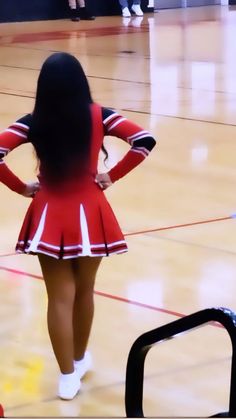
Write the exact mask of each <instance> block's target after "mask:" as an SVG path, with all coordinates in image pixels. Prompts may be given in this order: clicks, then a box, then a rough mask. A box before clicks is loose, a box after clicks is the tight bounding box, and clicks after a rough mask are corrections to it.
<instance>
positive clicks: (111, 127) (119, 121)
mask: <svg viewBox="0 0 236 419" xmlns="http://www.w3.org/2000/svg"><path fill="white" fill-rule="evenodd" d="M124 121H126V118H119V119H118V121H116V122H114V124H112V125H111V126H110V127H109V128H108V127H107V132H109V131H111V130H112V129H113V128H115V127H116V126H117V125H119V124H121V122H124Z"/></svg>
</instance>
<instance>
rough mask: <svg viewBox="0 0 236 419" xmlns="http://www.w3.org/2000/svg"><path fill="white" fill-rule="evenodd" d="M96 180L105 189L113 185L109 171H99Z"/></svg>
mask: <svg viewBox="0 0 236 419" xmlns="http://www.w3.org/2000/svg"><path fill="white" fill-rule="evenodd" d="M95 182H96V183H97V184H98V185H99V186H100V188H101V189H103V190H105V189H107V188H109V186H111V185H112V181H111V178H110V176H109V175H108V173H98V174H97V175H96V177H95Z"/></svg>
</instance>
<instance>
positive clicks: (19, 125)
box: [11, 122, 29, 130]
mask: <svg viewBox="0 0 236 419" xmlns="http://www.w3.org/2000/svg"><path fill="white" fill-rule="evenodd" d="M15 125H16V126H18V127H22V128H26V129H27V130H29V127H28V125H25V124H22V123H21V122H14V124H12V125H11V126H15Z"/></svg>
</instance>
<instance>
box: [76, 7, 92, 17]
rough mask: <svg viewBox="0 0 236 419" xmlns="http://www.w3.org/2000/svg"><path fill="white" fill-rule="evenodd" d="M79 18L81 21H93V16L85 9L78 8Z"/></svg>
mask: <svg viewBox="0 0 236 419" xmlns="http://www.w3.org/2000/svg"><path fill="white" fill-rule="evenodd" d="M79 17H80V19H81V20H94V19H95V16H93V15H92V14H91V13H90V12H89V11H88V10H87V9H86V7H80V8H79Z"/></svg>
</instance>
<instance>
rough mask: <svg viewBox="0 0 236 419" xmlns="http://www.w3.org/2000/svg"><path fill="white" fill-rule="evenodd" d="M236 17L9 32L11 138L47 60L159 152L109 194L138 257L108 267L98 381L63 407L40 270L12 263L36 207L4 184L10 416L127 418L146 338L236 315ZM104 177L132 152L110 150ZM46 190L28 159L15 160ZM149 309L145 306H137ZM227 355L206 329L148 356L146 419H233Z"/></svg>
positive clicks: (0, 110)
mask: <svg viewBox="0 0 236 419" xmlns="http://www.w3.org/2000/svg"><path fill="white" fill-rule="evenodd" d="M235 39H236V9H234V8H233V7H231V8H228V6H224V7H221V6H212V7H203V8H191V9H177V10H163V11H160V12H159V13H155V14H153V15H145V17H144V18H143V19H142V18H132V19H131V20H129V19H126V20H122V17H119V16H116V17H99V18H97V19H96V20H95V21H94V22H79V23H73V22H70V21H67V20H59V21H48V22H31V23H18V24H17V23H16V24H1V25H0V99H1V100H0V128H1V129H3V128H5V127H6V126H8V124H11V123H12V122H14V121H15V120H16V119H17V118H19V117H20V116H22V115H24V114H25V113H28V112H31V110H32V107H33V103H34V94H35V87H36V80H37V77H38V73H39V69H40V67H41V65H42V62H43V61H44V59H45V58H46V57H47V56H48V55H49V54H50V53H51V52H52V51H68V52H70V53H73V54H75V55H76V56H77V57H78V58H79V59H80V61H81V63H82V65H83V66H84V68H85V71H86V74H87V76H88V78H89V82H90V85H91V89H92V93H93V97H94V100H96V101H98V102H101V103H102V104H103V105H104V106H108V107H109V106H110V107H115V108H117V109H118V110H119V111H120V112H121V113H122V114H124V115H125V116H127V117H128V118H131V119H132V120H134V121H136V122H138V123H140V124H141V125H143V127H144V128H146V129H149V130H150V131H151V132H152V133H153V134H154V135H155V136H156V138H157V139H158V147H156V149H155V150H154V151H153V153H152V154H151V155H150V157H149V158H148V159H147V160H146V161H145V162H144V163H143V165H141V166H140V167H139V168H137V169H135V170H134V171H133V172H132V173H131V174H129V175H128V176H127V177H126V178H125V179H123V180H122V181H120V182H118V183H117V184H115V185H114V186H113V187H112V188H111V189H110V190H108V192H107V196H108V198H109V200H110V203H111V205H112V207H113V209H114V211H115V213H116V215H117V217H118V219H119V221H120V224H121V226H122V228H123V231H124V232H125V234H126V235H127V241H128V245H129V253H127V254H125V255H120V256H114V257H111V258H109V259H104V261H103V264H102V268H101V270H100V272H99V275H98V280H97V283H96V296H95V303H96V315H95V320H94V327H93V331H92V336H91V340H90V350H91V352H92V354H93V358H94V371H93V372H92V373H91V374H90V375H88V377H87V378H86V379H85V381H84V385H83V387H82V390H81V393H80V394H79V395H78V397H77V398H76V399H75V400H73V401H72V402H63V401H60V400H58V399H57V398H56V386H57V375H58V369H57V365H56V363H55V360H54V356H53V353H52V350H51V346H50V342H49V338H48V335H47V328H46V295H45V290H44V284H43V281H42V280H41V272H40V268H39V264H38V261H37V258H36V257H33V256H22V255H15V254H14V246H15V241H16V238H17V234H18V231H19V229H20V226H21V222H22V218H23V216H24V213H25V211H26V208H27V206H28V204H29V201H28V200H26V199H24V198H22V197H20V196H18V195H16V194H13V193H12V192H11V191H9V190H7V189H6V188H5V187H4V186H3V185H0V200H1V205H0V228H1V234H0V295H1V304H0V319H1V328H0V339H1V344H0V359H1V362H0V403H2V404H3V405H4V408H5V413H6V415H7V416H11V417H17V416H21V417H33V416H42V417H45V416H46V417H50V416H54V417H55V416H56V417H66V416H70V417H73V416H100V417H109V416H110V417H122V416H123V417H124V416H125V405H124V389H125V368H126V362H127V357H128V353H129V350H130V347H131V345H132V343H133V342H134V340H135V339H136V338H137V337H138V336H139V335H140V334H142V333H143V332H146V331H147V330H150V329H153V328H155V327H158V326H160V325H163V324H166V323H168V322H171V321H173V320H175V319H177V318H180V317H182V316H185V315H187V314H190V313H192V312H195V311H198V310H201V309H204V308H208V307H212V306H216V307H218V306H224V307H228V308H231V309H232V310H236V250H235V248H236V247H235V243H236V239H235V237H236V223H235V219H234V214H235V213H236V199H235V179H236V58H235V57H236V42H235ZM106 144H107V148H108V150H109V153H110V160H109V165H112V164H114V162H115V161H117V159H119V158H120V157H121V155H122V154H123V153H124V152H125V151H126V150H127V148H126V147H125V145H123V143H122V142H121V141H120V140H116V139H114V138H109V137H108V138H107V140H106ZM7 162H8V164H9V166H10V167H11V168H12V169H14V171H15V172H16V173H17V174H18V175H19V176H20V177H21V178H22V179H24V180H31V179H34V178H35V167H36V162H35V160H34V155H33V151H32V149H31V147H30V146H29V145H26V146H22V147H21V148H19V149H17V150H15V151H14V152H13V153H11V155H10V156H9V157H8V159H7ZM139 303H141V304H139ZM230 366H231V344H230V340H229V337H228V336H227V333H226V332H225V331H224V330H223V329H222V328H219V327H217V326H216V325H214V326H212V325H208V326H205V327H203V328H200V329H198V330H194V331H192V332H190V333H188V334H186V335H181V336H179V337H178V338H175V339H172V340H170V341H168V342H164V343H163V344H160V345H157V346H155V347H154V348H152V349H151V351H150V352H149V354H148V357H147V361H146V364H145V385H144V413H145V415H146V416H171V417H173V416H195V417H196V416H204V417H207V416H210V415H213V414H216V413H218V412H222V411H226V410H228V397H229V384H230Z"/></svg>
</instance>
